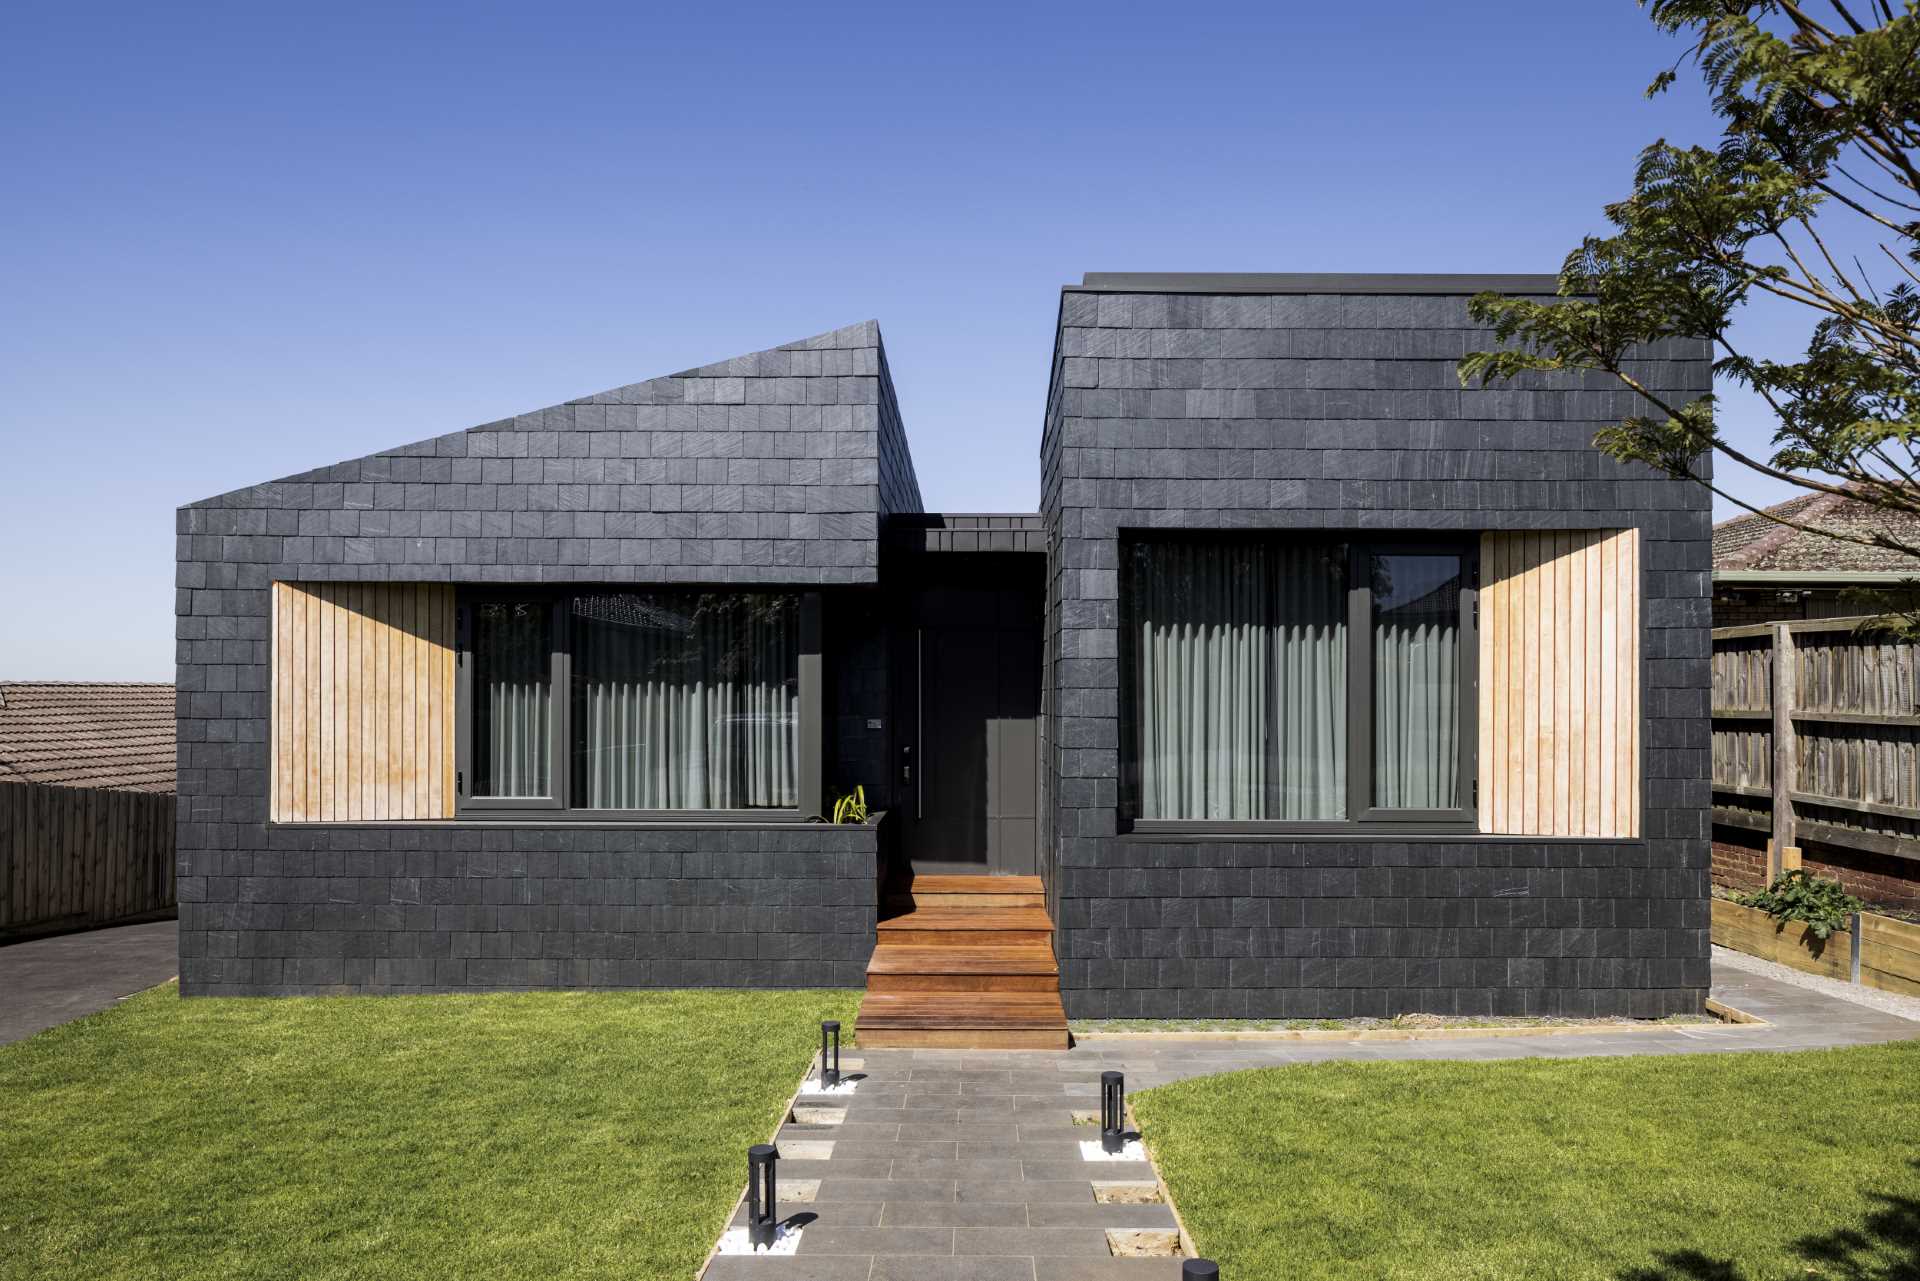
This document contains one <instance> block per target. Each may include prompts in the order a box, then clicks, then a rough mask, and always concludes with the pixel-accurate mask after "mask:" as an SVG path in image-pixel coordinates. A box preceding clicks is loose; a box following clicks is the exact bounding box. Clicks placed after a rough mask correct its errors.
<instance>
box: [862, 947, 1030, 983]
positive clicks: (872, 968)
mask: <svg viewBox="0 0 1920 1281" xmlns="http://www.w3.org/2000/svg"><path fill="white" fill-rule="evenodd" d="M867 973H868V974H1052V975H1058V974H1059V973H1060V967H1059V965H1058V964H1057V963H1056V962H1055V961H1054V959H1053V949H1052V948H1051V947H1048V946H1046V945H1045V944H1039V943H1036V944H1030V945H1027V946H1012V947H1009V946H988V947H977V946H971V945H962V946H959V947H913V946H909V945H903V944H898V943H882V944H881V945H880V946H879V947H876V948H874V949H873V958H872V959H871V960H869V961H868V962H867Z"/></svg>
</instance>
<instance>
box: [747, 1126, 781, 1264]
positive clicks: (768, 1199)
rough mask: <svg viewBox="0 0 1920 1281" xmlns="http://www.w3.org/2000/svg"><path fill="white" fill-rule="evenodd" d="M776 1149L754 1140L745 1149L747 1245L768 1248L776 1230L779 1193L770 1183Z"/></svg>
mask: <svg viewBox="0 0 1920 1281" xmlns="http://www.w3.org/2000/svg"><path fill="white" fill-rule="evenodd" d="M779 1159H780V1149H779V1148H776V1147H775V1146H773V1144H771V1143H756V1144H754V1145H753V1146H752V1147H750V1148H748V1149H747V1244H748V1245H750V1246H752V1247H754V1248H755V1249H759V1248H760V1247H761V1246H768V1247H771V1246H772V1245H773V1239H774V1237H775V1236H776V1235H778V1233H779V1222H778V1216H779V1213H780V1210H779V1206H780V1193H779V1189H778V1188H777V1187H776V1186H775V1183H774V1174H773V1167H774V1163H775V1162H777V1161H778V1160H779Z"/></svg>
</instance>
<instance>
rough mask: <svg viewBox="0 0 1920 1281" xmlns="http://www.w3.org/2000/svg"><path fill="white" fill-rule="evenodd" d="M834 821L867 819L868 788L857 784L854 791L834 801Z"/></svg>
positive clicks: (855, 821) (845, 821) (860, 820)
mask: <svg viewBox="0 0 1920 1281" xmlns="http://www.w3.org/2000/svg"><path fill="white" fill-rule="evenodd" d="M833 821H834V822H836V823H864V822H866V821H867V789H866V788H865V787H860V786H856V787H855V788H854V789H853V791H852V792H850V793H849V794H847V795H845V796H842V797H841V798H840V799H839V800H837V801H835V802H834V803H833Z"/></svg>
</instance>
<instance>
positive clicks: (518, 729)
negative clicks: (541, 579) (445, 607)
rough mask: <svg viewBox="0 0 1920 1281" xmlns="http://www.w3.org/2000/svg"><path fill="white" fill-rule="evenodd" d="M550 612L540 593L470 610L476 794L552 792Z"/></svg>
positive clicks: (501, 795) (542, 793)
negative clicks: (538, 598) (539, 599)
mask: <svg viewBox="0 0 1920 1281" xmlns="http://www.w3.org/2000/svg"><path fill="white" fill-rule="evenodd" d="M551 627H552V613H551V610H550V608H549V606H547V605H546V604H545V603H543V602H537V601H513V602H486V603H483V604H481V605H478V606H476V607H475V609H474V611H473V628H474V636H473V652H474V709H475V713H476V716H477V718H478V719H479V722H480V723H479V724H478V725H477V726H475V742H476V743H477V744H478V748H479V750H477V751H476V752H475V753H474V757H475V768H474V782H473V794H474V795H475V796H489V797H510V796H525V797H545V796H551V795H553V743H552V741H551V739H552V735H553V715H552V711H553V688H552V686H553V666H552V645H551V644H550V633H551Z"/></svg>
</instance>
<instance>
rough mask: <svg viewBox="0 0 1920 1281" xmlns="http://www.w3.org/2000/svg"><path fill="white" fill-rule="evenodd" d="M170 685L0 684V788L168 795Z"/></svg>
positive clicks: (170, 777)
mask: <svg viewBox="0 0 1920 1281" xmlns="http://www.w3.org/2000/svg"><path fill="white" fill-rule="evenodd" d="M173 744H174V701H173V686H172V685H165V684H158V683H153V684H147V683H140V684H135V683H118V682H115V683H108V682H93V681H87V682H77V681H0V782H17V783H47V784H55V785H58V786H61V787H107V788H117V789H120V790H123V791H130V792H171V791H173V772H174V746H173Z"/></svg>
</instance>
